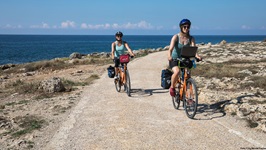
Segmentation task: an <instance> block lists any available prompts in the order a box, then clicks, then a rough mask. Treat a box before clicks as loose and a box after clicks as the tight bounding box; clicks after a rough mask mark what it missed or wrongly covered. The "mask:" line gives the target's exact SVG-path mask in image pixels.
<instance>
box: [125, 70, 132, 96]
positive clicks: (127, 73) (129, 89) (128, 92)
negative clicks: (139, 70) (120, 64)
mask: <svg viewBox="0 0 266 150" xmlns="http://www.w3.org/2000/svg"><path fill="white" fill-rule="evenodd" d="M126 92H127V95H128V96H130V92H131V83H130V76H129V72H128V70H126Z"/></svg>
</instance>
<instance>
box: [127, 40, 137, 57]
mask: <svg viewBox="0 0 266 150" xmlns="http://www.w3.org/2000/svg"><path fill="white" fill-rule="evenodd" d="M125 47H126V48H127V50H128V52H129V53H130V55H131V56H135V55H134V53H133V52H132V50H131V48H130V47H129V45H128V43H125Z"/></svg>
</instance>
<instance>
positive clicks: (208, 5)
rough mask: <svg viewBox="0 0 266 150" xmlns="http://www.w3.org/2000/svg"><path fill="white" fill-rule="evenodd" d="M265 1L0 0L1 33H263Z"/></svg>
mask: <svg viewBox="0 0 266 150" xmlns="http://www.w3.org/2000/svg"><path fill="white" fill-rule="evenodd" d="M265 7H266V0H131V1H127V0H1V1H0V34H45V35H46V34H49V35H114V34H115V32H117V31H122V32H123V33H124V34H128V35H173V34H176V33H178V32H179V31H180V28H179V22H180V21H181V20H182V19H184V18H187V19H189V20H190V21H191V22H192V26H191V29H190V32H191V34H193V35H266V9H265Z"/></svg>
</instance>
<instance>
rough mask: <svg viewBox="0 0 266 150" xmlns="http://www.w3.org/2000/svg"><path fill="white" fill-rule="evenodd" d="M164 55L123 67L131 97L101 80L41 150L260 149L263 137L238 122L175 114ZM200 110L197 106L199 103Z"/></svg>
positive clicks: (214, 115) (213, 115) (208, 112)
mask: <svg viewBox="0 0 266 150" xmlns="http://www.w3.org/2000/svg"><path fill="white" fill-rule="evenodd" d="M166 53H167V52H166V51H163V52H157V53H152V54H149V55H148V56H146V57H142V58H136V59H134V60H133V61H131V62H130V63H129V65H128V68H129V73H130V77H131V86H132V92H133V93H132V96H131V97H128V96H127V95H126V93H124V92H121V93H118V92H116V90H115V86H114V83H113V79H110V78H108V76H107V73H105V74H103V75H102V76H101V78H100V79H99V80H97V81H96V82H95V83H94V84H93V85H91V86H89V87H87V88H86V89H85V90H84V92H83V94H82V98H81V100H80V102H79V103H78V104H77V105H76V107H75V108H73V111H72V112H71V114H70V115H69V116H68V118H67V119H66V121H65V122H64V123H63V124H62V125H61V127H60V128H59V130H58V131H57V132H56V133H54V136H53V138H52V139H51V140H50V141H49V143H47V145H46V147H44V148H43V149H45V150H47V149H49V150H54V149H57V150H61V149H62V150H73V149H75V150H87V149H88V150H89V149H116V150H117V149H160V150H161V149H180V150H182V149H234V150H235V149H251V148H257V149H263V148H264V149H266V140H265V139H266V134H265V133H262V132H257V131H255V130H253V129H250V128H247V127H245V122H244V121H243V120H237V119H236V118H234V117H231V116H229V115H225V114H223V113H221V112H218V111H217V112H216V111H214V110H213V109H208V107H204V108H202V109H201V110H200V111H199V113H198V114H197V115H196V116H195V119H194V120H192V119H189V118H187V116H186V114H185V112H184V110H183V108H182V107H181V110H175V109H174V108H173V105H172V100H171V97H170V95H169V92H168V90H165V89H162V88H161V86H160V76H161V70H162V69H163V68H165V67H166V66H167V63H168V62H167V55H166ZM199 103H200V105H201V106H204V103H203V100H200V99H199Z"/></svg>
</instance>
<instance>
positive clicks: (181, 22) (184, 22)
mask: <svg viewBox="0 0 266 150" xmlns="http://www.w3.org/2000/svg"><path fill="white" fill-rule="evenodd" d="M184 24H188V25H189V26H190V25H191V22H190V21H189V20H188V19H182V20H181V21H180V23H179V26H180V27H181V26H182V25H184Z"/></svg>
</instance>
